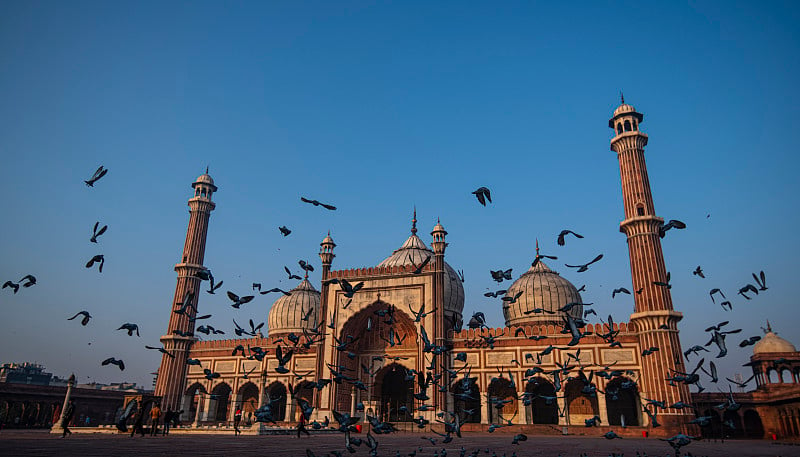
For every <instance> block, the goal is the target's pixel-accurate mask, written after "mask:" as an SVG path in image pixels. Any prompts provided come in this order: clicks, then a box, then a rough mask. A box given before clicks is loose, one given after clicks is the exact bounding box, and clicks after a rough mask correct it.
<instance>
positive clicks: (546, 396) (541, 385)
mask: <svg viewBox="0 0 800 457" xmlns="http://www.w3.org/2000/svg"><path fill="white" fill-rule="evenodd" d="M525 395H526V397H527V399H526V401H525V403H530V405H528V407H527V408H525V409H526V413H527V419H528V423H529V424H558V400H556V388H555V387H554V386H553V384H551V383H550V381H547V380H546V379H544V378H536V379H532V380H531V381H530V382H529V383H528V385H527V386H526V388H525Z"/></svg>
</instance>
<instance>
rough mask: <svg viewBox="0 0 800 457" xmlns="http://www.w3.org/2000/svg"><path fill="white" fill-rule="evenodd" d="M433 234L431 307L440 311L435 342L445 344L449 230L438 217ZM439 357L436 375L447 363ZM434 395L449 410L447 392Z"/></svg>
mask: <svg viewBox="0 0 800 457" xmlns="http://www.w3.org/2000/svg"><path fill="white" fill-rule="evenodd" d="M416 216H417V211H416V209H415V210H414V222H416V220H417V218H416ZM415 231H416V230H415ZM431 236H432V237H433V242H432V243H431V247H433V259H432V260H431V265H433V290H432V291H431V293H432V295H433V304H432V307H431V309H436V310H438V312H436V313H434V314H433V317H434V319H435V325H434V327H433V344H436V345H440V346H444V345H445V344H446V341H445V338H446V335H445V325H444V321H445V319H446V316H445V310H444V281H445V275H446V274H447V272H446V271H445V267H444V251H445V249H446V248H447V243H446V242H445V237H446V236H447V232H446V231H445V229H444V227H443V226H442V224H441V222H439V220H438V219H437V220H436V225H435V226H434V227H433V231H432V232H431ZM438 357H439V358H440V360H437V361H436V365H435V369H434V374H435V375H441V374H442V368H441V367H442V364H444V363H446V362H444V361H443V360H441V358H443V357H444V356H443V355H440V356H438ZM442 379H445V378H442ZM432 396H433V404H434V405H435V406H436V408H437V410H439V411H446V410H447V404H446V399H447V396H446V394H445V393H444V392H440V391H439V389H433V395H432Z"/></svg>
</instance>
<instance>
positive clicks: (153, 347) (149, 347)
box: [144, 345, 175, 359]
mask: <svg viewBox="0 0 800 457" xmlns="http://www.w3.org/2000/svg"><path fill="white" fill-rule="evenodd" d="M144 348H145V349H154V350H156V351H158V352H160V353H162V354H165V355H168V356H169V357H170V358H173V359H174V358H175V356H174V355H173V354H172V353H170V352H169V351H167V350H166V349H164V348H163V347H155V346H147V345H145V346H144Z"/></svg>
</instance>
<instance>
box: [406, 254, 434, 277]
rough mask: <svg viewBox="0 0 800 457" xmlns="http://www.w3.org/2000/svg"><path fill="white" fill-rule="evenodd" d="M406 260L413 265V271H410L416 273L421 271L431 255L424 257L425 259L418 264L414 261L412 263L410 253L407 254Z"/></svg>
mask: <svg viewBox="0 0 800 457" xmlns="http://www.w3.org/2000/svg"><path fill="white" fill-rule="evenodd" d="M408 261H409V262H411V265H412V266H413V267H414V271H412V273H413V274H415V275H418V274H420V273H422V270H423V269H424V268H425V265H427V264H428V262H430V261H431V256H430V255H429V256H428V257H425V260H423V261H422V262H421V263H420V264H419V265H417V264H416V263H414V259H412V258H411V254H409V255H408Z"/></svg>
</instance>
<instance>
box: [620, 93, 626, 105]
mask: <svg viewBox="0 0 800 457" xmlns="http://www.w3.org/2000/svg"><path fill="white" fill-rule="evenodd" d="M619 98H620V101H621V102H622V104H623V105H624V104H625V95H624V94H623V93H622V91H619Z"/></svg>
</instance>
